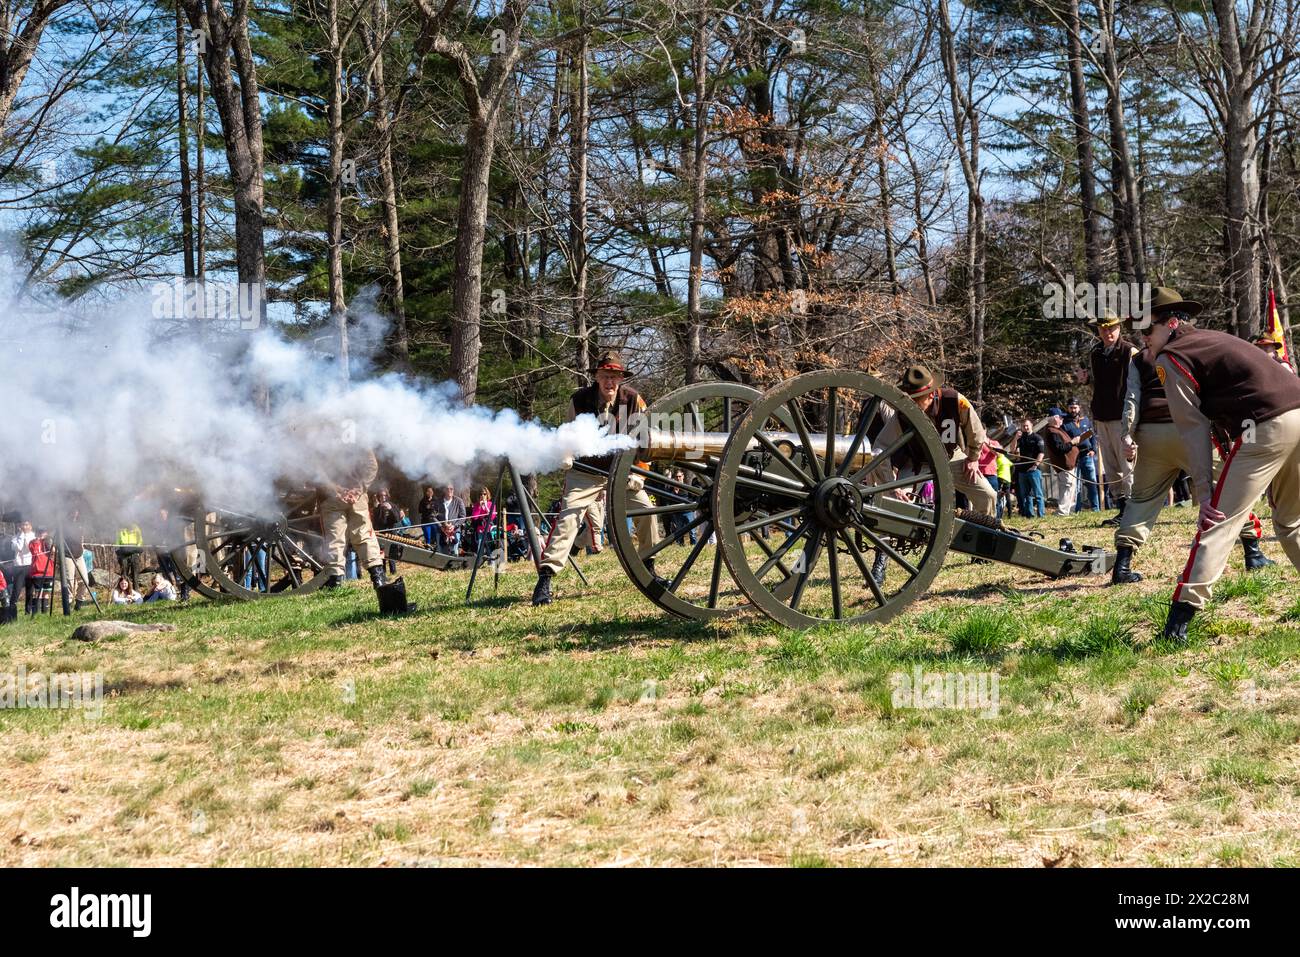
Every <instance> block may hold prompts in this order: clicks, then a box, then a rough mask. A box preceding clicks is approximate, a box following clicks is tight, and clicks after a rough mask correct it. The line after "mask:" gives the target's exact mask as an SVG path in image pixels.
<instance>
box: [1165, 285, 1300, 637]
mask: <svg viewBox="0 0 1300 957" xmlns="http://www.w3.org/2000/svg"><path fill="white" fill-rule="evenodd" d="M1196 308H1197V307H1196V306H1195V305H1194V304H1191V305H1189V304H1188V302H1187V301H1186V300H1184V299H1183V298H1182V297H1181V296H1180V295H1178V293H1177V292H1175V291H1174V290H1172V289H1162V288H1157V289H1156V290H1155V293H1154V295H1153V298H1152V318H1151V325H1150V326H1148V327H1147V329H1145V330H1144V331H1143V335H1144V336H1145V338H1146V340H1147V348H1148V349H1149V350H1150V352H1151V355H1153V356H1155V358H1156V375H1157V376H1158V377H1159V378H1160V379H1161V380H1162V381H1163V383H1164V386H1165V395H1166V398H1167V399H1168V401H1169V413H1170V415H1171V416H1172V418H1173V420H1174V424H1175V425H1176V426H1177V427H1178V430H1179V432H1180V433H1181V434H1182V437H1183V443H1184V444H1185V445H1186V446H1187V455H1188V460H1189V462H1190V464H1191V469H1190V474H1191V476H1192V481H1193V483H1194V484H1195V486H1196V488H1197V490H1198V494H1199V495H1200V497H1201V509H1200V515H1199V518H1198V522H1197V533H1196V538H1195V540H1194V541H1193V542H1192V548H1191V553H1190V555H1189V556H1188V558H1187V565H1186V567H1185V568H1184V569H1183V573H1182V575H1181V576H1179V579H1178V586H1177V588H1175V590H1174V595H1173V603H1172V606H1171V607H1170V609H1169V618H1168V621H1167V622H1166V624H1165V637H1166V638H1173V639H1175V640H1180V641H1185V640H1186V638H1187V625H1188V623H1189V622H1190V621H1191V620H1192V617H1193V616H1194V615H1195V614H1196V612H1197V611H1198V610H1200V609H1201V608H1203V607H1204V606H1205V603H1206V602H1207V601H1208V600H1209V598H1210V594H1211V592H1212V590H1213V587H1214V583H1215V582H1216V581H1217V580H1218V579H1219V577H1220V576H1221V575H1222V574H1223V569H1224V567H1225V566H1226V565H1227V561H1228V553H1229V552H1230V551H1231V549H1232V542H1233V539H1235V538H1236V537H1237V533H1238V530H1239V529H1240V527H1241V523H1242V522H1243V521H1244V520H1245V519H1246V517H1247V515H1249V514H1250V510H1251V507H1252V506H1253V505H1254V503H1255V501H1256V500H1257V499H1258V498H1259V497H1260V496H1261V495H1263V494H1264V492H1268V493H1269V495H1270V500H1271V502H1272V505H1273V529H1274V531H1275V532H1276V534H1277V537H1278V541H1280V542H1281V543H1282V547H1283V549H1284V550H1285V551H1286V554H1287V557H1288V558H1290V559H1291V563H1292V564H1293V565H1295V566H1296V568H1300V379H1297V378H1296V376H1294V375H1292V374H1291V373H1289V372H1287V371H1286V370H1285V369H1283V368H1282V367H1281V366H1280V365H1278V363H1276V362H1274V361H1272V360H1271V359H1269V358H1268V356H1266V355H1264V354H1263V353H1261V352H1260V351H1259V350H1258V349H1256V348H1255V347H1254V346H1253V345H1251V344H1250V343H1248V342H1245V341H1244V340H1242V339H1238V338H1237V337H1236V336H1231V335H1228V334H1227V333H1224V332H1214V331H1211V330H1208V329H1197V328H1194V327H1193V326H1191V325H1188V324H1186V320H1187V319H1190V317H1191V314H1192V313H1193V312H1195V310H1196ZM1211 429H1219V430H1221V431H1222V432H1223V433H1224V434H1225V435H1226V438H1227V439H1228V440H1229V441H1230V442H1231V445H1230V446H1229V447H1227V451H1226V454H1225V455H1224V461H1223V470H1222V472H1221V473H1220V475H1219V479H1218V482H1217V483H1215V482H1214V481H1213V471H1214V470H1213V458H1214V452H1213V446H1212V443H1211V438H1210V432H1211ZM1211 490H1212V491H1211Z"/></svg>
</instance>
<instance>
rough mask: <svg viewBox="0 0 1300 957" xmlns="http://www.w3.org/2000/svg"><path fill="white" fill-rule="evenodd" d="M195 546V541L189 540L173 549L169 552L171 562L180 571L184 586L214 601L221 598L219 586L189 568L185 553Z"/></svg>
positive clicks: (187, 557) (187, 556) (196, 543)
mask: <svg viewBox="0 0 1300 957" xmlns="http://www.w3.org/2000/svg"><path fill="white" fill-rule="evenodd" d="M197 545H198V542H197V540H194V539H191V540H190V541H187V542H186V543H185V544H184V545H178V546H177V547H176V548H173V549H172V552H171V556H172V561H173V562H175V563H176V567H177V568H178V569H179V570H180V574H181V577H182V578H184V579H185V584H186V585H188V586H189V587H190V588H191V589H192V590H194V591H196V592H198V593H199V594H200V595H202V596H203V597H204V598H207V599H210V600H212V601H216V600H217V599H219V598H220V597H221V588H220V586H218V585H217V584H216V583H215V582H213V581H212V579H211V578H208V577H205V576H203V575H197V574H195V572H194V569H192V568H191V567H190V562H189V555H188V554H187V552H188V550H189V549H190V548H194V547H196V546H197Z"/></svg>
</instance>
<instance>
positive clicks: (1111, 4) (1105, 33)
mask: <svg viewBox="0 0 1300 957" xmlns="http://www.w3.org/2000/svg"><path fill="white" fill-rule="evenodd" d="M1097 10H1098V13H1099V15H1100V17H1101V30H1102V37H1103V43H1104V44H1105V45H1104V47H1103V49H1102V65H1103V68H1104V69H1105V72H1106V87H1107V97H1106V113H1107V118H1108V119H1109V121H1110V150H1111V169H1112V189H1113V190H1114V193H1115V196H1116V198H1117V199H1119V200H1121V201H1122V204H1123V209H1124V219H1123V228H1122V229H1121V230H1120V231H1119V233H1120V234H1119V236H1118V237H1117V245H1118V246H1122V247H1126V250H1127V256H1126V258H1127V260H1128V262H1129V263H1130V265H1131V273H1132V275H1131V279H1132V281H1134V282H1139V283H1144V282H1146V276H1147V270H1146V250H1145V248H1144V247H1143V245H1142V200H1141V196H1140V193H1141V185H1140V183H1139V181H1138V177H1137V172H1136V170H1135V169H1134V166H1133V154H1132V152H1131V151H1130V150H1129V145H1128V131H1127V130H1126V129H1125V127H1124V86H1123V83H1122V82H1121V79H1120V73H1119V52H1118V50H1117V49H1116V46H1115V43H1116V34H1117V30H1116V24H1115V0H1101V2H1100V3H1099V4H1098V6H1097ZM1119 225H1120V224H1119V223H1118V222H1117V223H1116V226H1117V227H1118V226H1119Z"/></svg>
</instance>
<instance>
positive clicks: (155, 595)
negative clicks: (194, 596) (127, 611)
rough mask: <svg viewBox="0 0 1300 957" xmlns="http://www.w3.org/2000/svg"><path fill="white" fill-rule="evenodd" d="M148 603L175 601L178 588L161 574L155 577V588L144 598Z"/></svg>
mask: <svg viewBox="0 0 1300 957" xmlns="http://www.w3.org/2000/svg"><path fill="white" fill-rule="evenodd" d="M144 600H145V601H146V602H151V601H175V600H176V586H175V585H173V584H172V583H171V582H169V581H168V580H167V579H166V578H164V577H163V576H162V575H161V574H158V575H154V576H153V586H152V587H151V588H150V589H149V592H148V594H146V595H145V596H144Z"/></svg>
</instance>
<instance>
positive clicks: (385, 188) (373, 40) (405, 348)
mask: <svg viewBox="0 0 1300 957" xmlns="http://www.w3.org/2000/svg"><path fill="white" fill-rule="evenodd" d="M377 18H378V21H379V22H378V24H377V28H376V31H375V35H374V36H373V37H371V36H370V35H369V34H367V48H368V52H369V53H370V54H371V56H372V57H373V59H374V69H373V71H372V73H371V84H372V89H373V91H374V96H375V132H376V134H377V135H378V139H379V144H378V145H379V188H380V190H381V191H382V193H383V198H382V203H383V212H384V260H385V265H386V266H387V269H388V306H389V310H390V312H391V313H392V326H391V327H390V329H389V331H388V341H387V351H388V359H389V362H390V364H391V365H392V366H393V367H394V368H396V369H399V370H401V371H403V372H406V371H409V370H410V368H411V344H410V336H409V333H408V331H407V327H406V289H405V285H404V284H403V282H402V234H401V232H400V230H399V228H398V226H399V223H398V217H397V178H396V177H395V176H394V175H393V122H394V118H393V114H392V110H393V103H392V99H391V98H390V97H389V95H388V84H387V82H386V80H385V78H384V55H383V50H382V49H379V47H380V46H381V45H382V43H383V37H384V35H385V33H386V28H387V24H388V6H387V4H385V3H380V4H378V5H377Z"/></svg>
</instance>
